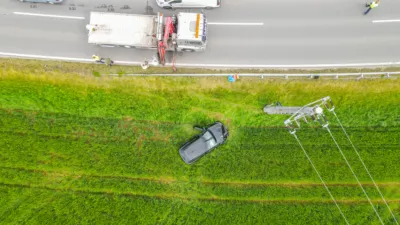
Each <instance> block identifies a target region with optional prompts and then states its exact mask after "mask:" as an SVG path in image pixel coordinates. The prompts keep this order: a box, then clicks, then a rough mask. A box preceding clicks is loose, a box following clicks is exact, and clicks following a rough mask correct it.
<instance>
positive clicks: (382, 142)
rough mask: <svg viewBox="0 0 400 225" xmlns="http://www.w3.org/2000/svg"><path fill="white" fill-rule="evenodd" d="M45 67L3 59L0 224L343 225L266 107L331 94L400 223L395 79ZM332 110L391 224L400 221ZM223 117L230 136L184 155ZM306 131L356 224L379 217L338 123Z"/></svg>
mask: <svg viewBox="0 0 400 225" xmlns="http://www.w3.org/2000/svg"><path fill="white" fill-rule="evenodd" d="M45 64H46V63H44V62H36V63H34V62H32V61H23V60H4V59H2V60H0V65H1V67H0V149H1V151H0V224H51V225H53V224H63V225H64V224H96V225H97V224H212V225H218V224H229V225H230V224H335V225H336V224H345V222H344V220H343V218H342V217H341V215H340V213H339V211H338V209H337V208H336V206H335V204H334V203H333V201H332V200H331V198H330V196H329V195H328V193H327V192H326V190H325V189H324V187H323V186H322V184H321V182H320V180H319V179H318V177H317V175H316V174H315V172H314V170H313V169H312V167H311V165H310V164H309V162H308V161H307V158H306V157H305V155H304V153H303V152H302V150H301V148H300V146H299V145H298V144H297V142H296V140H295V139H294V138H293V137H292V136H291V135H290V134H289V133H288V131H287V130H286V129H285V128H284V126H283V121H284V120H285V119H286V118H288V117H287V116H284V115H276V116H271V115H266V114H264V113H263V111H262V108H263V107H264V105H266V104H271V103H273V102H277V101H279V102H281V103H282V104H283V105H287V106H302V105H304V104H307V103H309V102H312V101H315V100H317V99H319V98H322V97H325V96H330V97H331V98H332V100H333V102H334V103H335V105H336V110H335V111H336V113H337V115H338V116H339V118H340V120H341V122H342V123H343V125H344V126H345V128H346V131H347V132H348V134H349V136H350V138H351V139H352V141H353V143H354V145H355V146H356V147H357V149H358V150H359V153H360V155H361V156H362V157H363V159H364V162H365V164H366V165H367V166H368V169H369V170H370V172H371V174H372V176H373V177H374V179H375V181H376V182H377V183H378V185H379V187H380V190H381V191H382V193H383V195H384V196H385V198H386V200H387V201H388V203H389V205H390V207H391V209H392V210H393V212H394V214H395V215H396V216H397V219H398V220H400V163H399V162H400V147H399V146H400V80H399V79H374V80H360V81H355V80H314V79H313V80H309V79H304V80H273V79H263V80H261V79H252V78H240V79H239V81H237V82H235V83H229V82H228V81H227V79H226V78H216V77H211V78H184V77H183V78H162V77H125V76H121V77H107V76H102V77H96V76H93V71H94V70H95V68H92V67H89V66H88V65H83V66H82V68H81V69H80V68H79V65H81V64H68V63H66V64H63V63H58V66H56V64H55V63H50V66H47V65H45ZM113 69H114V68H113ZM116 70H117V69H116ZM118 70H119V69H118ZM125 70H128V69H125ZM96 71H97V69H96ZM327 115H328V118H329V119H331V130H332V132H333V134H334V135H335V138H337V140H338V143H339V144H340V146H341V147H342V149H343V152H344V154H345V155H346V157H347V158H348V160H349V162H350V163H351V165H352V167H353V169H354V171H355V172H356V173H357V175H358V177H359V179H360V181H361V182H362V183H363V185H364V187H365V190H366V191H367V193H368V194H369V196H370V198H371V199H372V201H373V204H374V206H375V207H376V209H377V210H378V212H379V213H380V215H381V217H382V219H383V220H384V222H385V224H395V223H394V220H393V218H392V217H391V215H390V213H389V210H388V209H387V208H386V206H385V205H384V203H383V201H382V200H381V198H380V195H379V193H378V192H377V191H376V189H375V188H374V186H373V184H372V181H371V180H370V179H369V177H368V174H367V173H366V172H365V170H364V169H363V167H362V164H361V163H360V161H359V160H358V157H357V155H356V154H355V153H354V151H353V149H352V147H351V145H350V144H349V142H348V141H347V140H346V137H345V136H344V134H343V132H342V131H341V129H340V127H338V123H337V122H336V121H335V120H334V117H332V116H330V115H329V114H327ZM215 121H221V122H223V123H224V124H225V125H227V126H228V128H229V130H230V136H229V139H228V141H227V143H226V144H225V145H223V146H221V147H220V148H218V149H216V150H214V151H213V152H212V153H210V154H208V155H207V156H205V157H203V158H202V159H200V160H199V161H198V162H197V163H195V164H193V165H186V164H184V163H183V161H182V160H181V158H180V156H179V154H178V149H179V147H180V146H181V145H182V144H184V143H185V142H186V141H187V140H189V139H190V138H191V137H192V136H193V135H195V134H196V133H197V132H196V130H194V129H193V126H194V125H200V126H206V125H208V124H211V123H213V122H215ZM298 136H299V138H300V140H301V141H302V144H303V145H304V147H305V149H306V150H307V152H308V153H309V155H310V157H311V158H312V160H313V161H314V163H315V165H316V167H317V169H318V170H319V172H320V173H321V175H322V177H323V178H324V180H325V181H326V182H327V184H328V186H329V189H330V190H331V191H332V194H333V195H334V196H335V198H336V200H337V201H338V203H339V206H340V207H341V209H342V210H343V212H344V214H345V216H346V218H347V219H348V221H349V223H350V224H380V223H379V220H378V218H377V216H376V215H375V213H374V211H373V209H372V207H371V206H370V205H369V203H368V201H367V199H366V197H365V196H364V194H363V192H362V190H361V189H360V187H359V186H358V184H357V182H356V180H355V178H354V177H353V176H352V174H351V172H350V170H349V168H348V167H347V166H346V163H345V161H344V159H343V158H342V156H341V155H340V153H339V151H338V149H337V148H336V146H335V144H334V142H333V141H332V139H331V138H330V136H329V134H328V133H327V132H326V131H325V130H323V129H322V128H320V127H318V126H317V124H315V125H312V126H309V127H305V128H304V129H301V130H299V131H298Z"/></svg>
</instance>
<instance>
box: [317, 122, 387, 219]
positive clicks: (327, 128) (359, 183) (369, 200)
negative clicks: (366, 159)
mask: <svg viewBox="0 0 400 225" xmlns="http://www.w3.org/2000/svg"><path fill="white" fill-rule="evenodd" d="M324 128H326V130H327V131H328V132H329V134H330V135H331V137H332V140H333V141H334V142H335V144H336V146H337V148H338V149H339V151H340V154H342V156H343V158H344V160H345V161H346V164H347V166H348V167H349V169H350V171H351V173H352V174H353V176H354V178H356V180H357V182H358V185H359V186H360V187H361V189H362V190H363V192H364V194H365V196H366V197H367V199H368V202H369V203H370V204H371V206H372V208H373V209H374V211H375V213H376V215H377V216H378V218H379V220H380V222H381V223H382V224H383V225H385V223H384V222H383V221H382V218H381V217H380V216H379V213H378V211H377V210H376V208H375V206H374V204H373V203H372V201H371V199H370V198H369V196H368V194H367V192H366V191H365V189H364V187H363V186H362V184H361V182H360V181H359V180H358V177H357V175H356V174H355V173H354V171H353V168H352V167H351V166H350V163H349V161H347V158H346V156H345V155H344V154H343V151H342V149H341V148H340V146H339V144H338V143H337V142H336V139H335V138H334V137H333V134H332V132H331V130H330V129H329V127H328V126H324Z"/></svg>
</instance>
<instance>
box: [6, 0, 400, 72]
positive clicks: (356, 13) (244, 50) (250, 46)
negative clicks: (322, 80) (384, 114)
mask: <svg viewBox="0 0 400 225" xmlns="http://www.w3.org/2000/svg"><path fill="white" fill-rule="evenodd" d="M4 1H6V2H5V3H4V4H2V5H1V6H0V14H1V16H0V26H1V27H2V29H1V30H0V41H1V42H0V52H11V53H21V54H35V55H48V56H64V57H76V58H90V56H91V55H92V54H100V55H102V56H109V57H112V58H113V59H115V60H123V61H142V60H143V58H144V57H147V58H149V57H151V55H153V52H152V51H148V50H136V49H123V48H101V47H96V46H91V45H88V44H87V32H86V30H85V25H86V23H87V22H88V19H89V18H88V17H89V12H90V11H107V10H108V8H98V7H99V6H101V5H102V4H106V5H107V6H109V5H110V4H109V3H107V1H103V0H86V1H85V0H66V2H65V4H63V5H43V4H37V8H31V5H30V4H27V3H20V2H17V1H15V0H4ZM108 2H110V1H108ZM112 2H113V4H112V5H113V7H112V8H113V9H114V11H116V12H128V13H145V12H146V6H147V4H146V1H139V0H136V1H135V4H134V5H133V4H132V2H133V1H125V0H115V1H112ZM149 3H150V4H149V5H150V6H151V7H153V12H154V13H155V12H157V11H159V8H158V7H157V6H156V5H155V4H154V2H153V1H150V0H149ZM72 4H75V6H71V5H72ZM364 4H365V1H363V0H353V1H351V2H348V1H345V0H334V1H333V0H329V1H318V0H305V1H302V2H298V1H294V0H285V1H268V2H265V1H257V0H246V1H241V0H229V1H227V0H225V1H224V2H223V5H222V8H220V9H216V10H210V11H206V14H207V17H208V20H209V22H261V23H263V24H264V25H263V26H227V25H209V38H208V40H209V42H208V49H207V51H206V52H202V53H182V54H179V57H178V59H177V61H178V63H186V64H235V65H292V64H296V65H298V64H336V63H372V62H391V61H400V57H399V54H398V51H396V49H400V41H399V37H400V29H398V28H399V26H400V23H381V24H377V23H372V21H373V20H384V19H400V15H399V13H397V12H396V11H397V9H398V8H400V7H399V6H400V2H398V1H395V0H385V1H383V2H382V3H381V5H380V6H379V7H378V8H376V9H374V10H372V11H371V12H370V14H369V15H367V16H363V15H362V12H363V10H364V9H365V8H364ZM124 5H128V6H129V8H130V9H121V8H122V7H123V6H124ZM70 7H75V10H70ZM161 11H163V12H164V13H167V14H171V13H172V11H165V10H161ZM183 11H187V10H183ZM191 11H198V10H191ZM13 12H29V13H43V14H56V15H66V16H82V17H85V19H84V20H71V19H58V18H41V17H33V16H20V15H14V14H13ZM150 13H151V12H150Z"/></svg>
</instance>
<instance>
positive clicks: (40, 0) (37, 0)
mask: <svg viewBox="0 0 400 225" xmlns="http://www.w3.org/2000/svg"><path fill="white" fill-rule="evenodd" d="M19 1H20V2H32V3H49V4H61V3H62V2H63V1H64V0H19Z"/></svg>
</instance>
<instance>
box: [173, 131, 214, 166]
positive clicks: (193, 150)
mask: <svg viewBox="0 0 400 225" xmlns="http://www.w3.org/2000/svg"><path fill="white" fill-rule="evenodd" d="M207 150H208V149H207V144H206V143H205V141H204V139H203V138H202V137H199V138H197V139H196V140H195V141H193V142H190V143H188V144H187V145H185V146H183V147H182V148H181V149H180V150H179V153H180V155H181V156H182V159H183V160H184V161H185V162H188V163H190V162H191V161H193V160H195V159H197V158H198V157H200V156H201V155H203V154H204V152H206V151H207Z"/></svg>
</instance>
